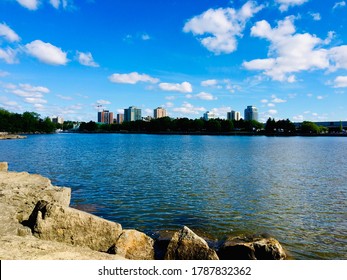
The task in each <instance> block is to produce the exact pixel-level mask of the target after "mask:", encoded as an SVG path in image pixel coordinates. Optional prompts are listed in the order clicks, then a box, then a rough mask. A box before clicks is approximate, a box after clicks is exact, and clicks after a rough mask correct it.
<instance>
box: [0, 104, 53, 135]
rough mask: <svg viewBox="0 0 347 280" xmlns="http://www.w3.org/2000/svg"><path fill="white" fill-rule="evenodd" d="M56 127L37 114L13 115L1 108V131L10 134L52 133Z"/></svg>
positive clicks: (47, 119) (49, 120) (48, 119)
mask: <svg viewBox="0 0 347 280" xmlns="http://www.w3.org/2000/svg"><path fill="white" fill-rule="evenodd" d="M55 130H56V125H55V124H54V123H52V121H51V119H50V118H44V119H42V118H40V115H39V114H38V113H35V112H24V113H23V114H18V113H11V112H9V111H7V110H5V109H2V108H0V131H3V132H10V133H36V132H38V133H52V132H54V131H55Z"/></svg>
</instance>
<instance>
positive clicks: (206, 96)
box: [186, 91, 217, 100]
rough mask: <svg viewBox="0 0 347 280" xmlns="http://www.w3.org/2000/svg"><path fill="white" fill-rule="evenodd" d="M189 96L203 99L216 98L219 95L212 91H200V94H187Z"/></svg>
mask: <svg viewBox="0 0 347 280" xmlns="http://www.w3.org/2000/svg"><path fill="white" fill-rule="evenodd" d="M186 97H187V98H196V99H201V100H216V99H217V97H214V96H213V95H212V94H211V93H208V92H203V91H202V92H200V93H198V94H195V95H191V94H189V95H187V96H186Z"/></svg>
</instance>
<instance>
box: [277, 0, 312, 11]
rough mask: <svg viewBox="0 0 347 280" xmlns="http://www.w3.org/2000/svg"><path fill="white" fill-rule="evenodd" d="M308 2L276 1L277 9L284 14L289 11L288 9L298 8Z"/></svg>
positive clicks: (305, 0) (293, 0) (303, 0)
mask: <svg viewBox="0 0 347 280" xmlns="http://www.w3.org/2000/svg"><path fill="white" fill-rule="evenodd" d="M308 1H309V0H276V2H277V3H278V4H279V5H280V7H279V9H280V11H281V12H285V11H287V10H288V9H289V7H293V6H300V5H302V4H304V3H306V2H308Z"/></svg>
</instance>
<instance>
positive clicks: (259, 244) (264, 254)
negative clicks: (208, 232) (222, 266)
mask: <svg viewBox="0 0 347 280" xmlns="http://www.w3.org/2000/svg"><path fill="white" fill-rule="evenodd" d="M218 256H219V259H221V260H283V259H286V253H285V251H284V249H283V248H282V246H281V244H280V243H279V242H278V241H277V240H276V239H274V238H272V237H263V236H251V237H249V236H239V237H228V238H226V240H224V242H223V243H222V245H221V246H220V248H219V250H218Z"/></svg>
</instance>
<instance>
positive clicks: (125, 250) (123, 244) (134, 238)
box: [108, 230, 154, 260]
mask: <svg viewBox="0 0 347 280" xmlns="http://www.w3.org/2000/svg"><path fill="white" fill-rule="evenodd" d="M108 252H109V253H113V254H118V255H120V256H123V257H125V258H126V259H130V260H154V240H153V239H152V238H150V237H149V236H147V235H146V234H144V233H142V232H139V231H137V230H123V232H122V233H121V235H120V236H119V238H118V240H117V242H116V244H115V245H114V246H112V247H111V248H110V249H109V251H108Z"/></svg>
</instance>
